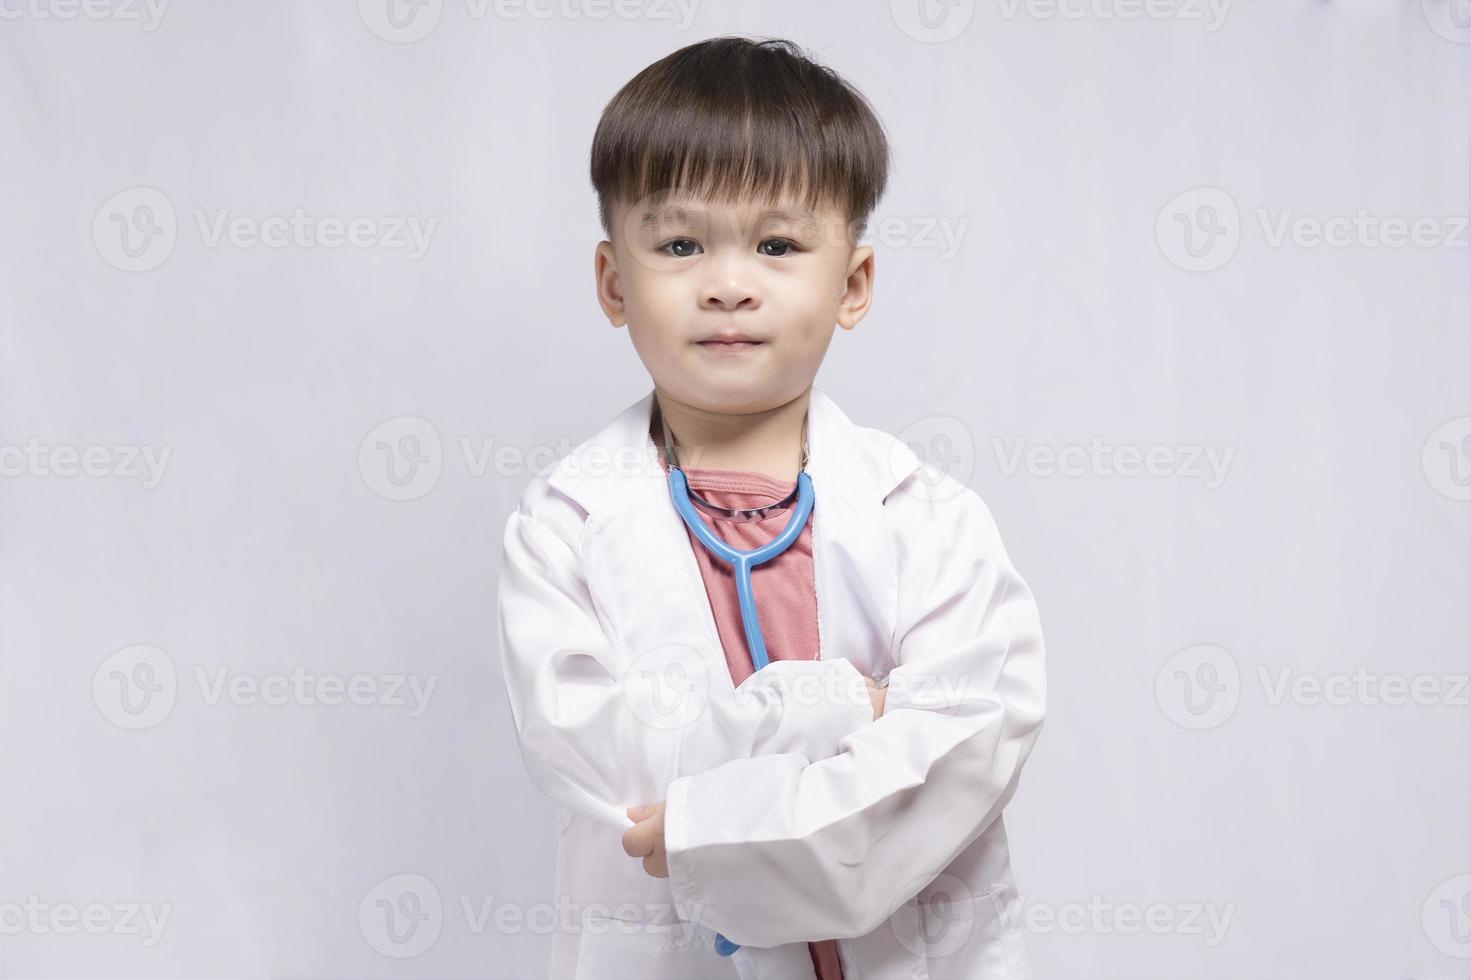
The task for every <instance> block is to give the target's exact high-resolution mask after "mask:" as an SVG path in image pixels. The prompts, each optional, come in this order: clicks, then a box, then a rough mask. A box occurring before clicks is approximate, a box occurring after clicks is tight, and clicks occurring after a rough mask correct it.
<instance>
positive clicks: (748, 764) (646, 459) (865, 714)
mask: <svg viewBox="0 0 1471 980" xmlns="http://www.w3.org/2000/svg"><path fill="white" fill-rule="evenodd" d="M888 159H889V153H888V145H887V142H886V140H885V138H884V134H883V130H882V127H881V126H880V124H879V122H878V120H877V119H876V118H875V117H874V115H873V113H872V111H871V109H870V108H869V106H868V104H867V103H866V101H865V100H864V99H863V97H862V96H861V95H860V94H858V93H857V92H856V91H855V90H854V89H853V88H851V87H850V86H849V85H848V84H847V83H846V82H844V81H843V80H842V79H840V78H839V77H838V76H836V75H835V74H834V73H832V72H831V71H829V70H827V69H825V68H822V67H820V66H818V65H816V64H814V63H812V62H811V61H809V60H807V59H806V58H805V57H803V56H802V54H801V53H800V51H799V50H798V49H796V48H795V47H794V46H792V45H791V44H789V43H787V42H782V41H766V42H760V43H758V42H755V41H750V40H746V39H743V38H717V39H714V40H709V41H704V42H701V43H698V44H693V45H690V46H688V47H686V48H683V49H681V50H679V51H676V52H674V53H673V54H671V55H669V56H668V57H666V58H664V59H663V60H661V61H658V62H656V63H655V64H653V65H650V66H649V67H648V68H646V69H644V70H643V71H642V72H640V73H639V74H638V75H637V76H635V77H634V78H633V79H632V80H631V81H630V82H629V83H628V84H627V85H625V86H624V87H623V89H622V90H620V91H619V92H618V94H617V95H616V96H615V97H614V98H613V99H612V101H611V102H610V103H609V104H608V106H607V107H606V109H605V110H604V113H603V117H602V120H601V121H600V123H599V125H598V129H597V133H596V136H595V137H594V141H593V148H592V180H593V184H594V186H595V188H596V190H597V193H598V199H599V207H600V213H601V214H600V216H601V218H602V222H603V227H604V231H605V233H606V234H607V236H608V237H607V240H606V241H602V242H600V243H599V244H598V246H597V252H596V273H597V290H598V301H599V303H600V305H601V306H602V308H603V311H604V312H605V313H606V315H607V316H608V319H609V320H610V322H611V323H612V324H613V325H614V326H615V327H622V326H625V325H626V326H627V327H628V331H629V335H630V338H631V339H632V341H633V344H634V347H635V349H636V350H637V352H638V355H639V357H640V359H641V360H642V361H643V364H644V366H645V367H646V368H647V369H648V371H649V374H650V376H651V377H652V379H653V391H651V392H649V393H648V394H646V395H645V396H644V397H642V398H640V399H639V400H638V401H637V402H635V403H633V404H631V405H629V406H628V407H627V408H626V409H624V410H623V411H622V412H620V413H619V414H618V416H617V417H616V418H614V419H613V421H612V422H611V423H610V424H609V425H608V426H607V427H605V428H604V429H602V431H600V432H598V433H597V434H596V435H594V436H593V437H592V438H591V439H589V440H587V441H586V442H584V443H582V444H581V445H579V446H578V447H577V448H576V449H575V450H573V451H572V452H571V453H570V454H569V455H568V456H567V457H566V458H564V459H562V460H560V461H559V462H557V463H556V464H554V465H552V466H549V467H547V468H546V469H544V470H543V471H541V472H540V473H538V474H537V475H536V477H535V478H534V479H533V480H532V482H531V484H530V486H529V487H528V488H527V489H526V491H525V493H524V495H523V496H522V498H521V500H520V503H519V505H518V508H517V510H516V512H515V513H513V514H512V515H511V516H510V519H509V521H508V522H507V525H506V531H505V538H504V555H503V567H502V572H501V580H500V590H499V629H500V641H501V657H502V665H503V668H504V671H505V677H506V686H507V691H508V694H509V697H510V702H511V710H512V715H513V718H514V720H515V726H516V732H517V735H518V738H519V740H520V745H521V750H522V754H523V757H524V759H525V761H526V765H527V768H528V770H529V771H530V773H531V776H532V779H533V780H534V782H535V783H536V785H537V786H538V787H539V788H540V789H541V790H542V791H543V792H544V793H546V795H547V796H549V797H550V798H551V799H552V800H554V801H555V802H556V803H557V804H558V807H557V814H558V821H557V834H558V857H557V870H556V891H557V897H558V907H559V909H561V908H563V907H564V905H565V907H566V910H567V913H568V914H567V915H565V916H564V917H562V918H563V921H561V922H559V923H558V928H557V931H556V934H555V936H554V939H553V946H552V958H551V965H550V970H549V974H550V975H551V976H552V977H555V978H563V977H567V978H581V977H607V978H613V977H617V978H639V980H658V978H690V980H693V978H707V977H708V978H715V977H729V978H734V977H745V978H753V977H766V978H773V980H806V978H817V980H828V978H838V977H846V978H847V980H860V978H861V980H884V978H900V977H903V978H918V980H923V978H926V977H928V978H933V980H939V978H943V977H965V978H968V980H984V978H1002V977H1005V978H1008V980H1016V978H1018V977H1024V976H1025V975H1026V966H1025V954H1024V951H1023V949H1022V942H1021V940H1022V935H1021V927H1020V923H1019V921H1018V913H1019V905H1020V899H1019V897H1018V895H1017V892H1016V887H1015V884H1014V881H1013V878H1012V873H1011V866H1010V860H1009V857H1008V851H1007V840H1006V831H1005V827H1004V825H1003V822H1002V819H1001V811H1002V808H1003V807H1004V806H1005V805H1006V803H1007V801H1008V800H1010V798H1011V796H1012V794H1013V792H1014V791H1015V789H1016V786H1017V781H1018V779H1019V776H1020V773H1021V769H1022V765H1023V763H1024V762H1025V761H1026V758H1027V756H1028V754H1029V753H1030V751H1031V748H1032V745H1033V743H1034V741H1035V739H1036V737H1037V734H1038V731H1039V730H1040V728H1041V724H1042V719H1043V714H1044V709H1045V692H1046V684H1045V678H1044V673H1043V648H1042V637H1041V631H1040V627H1039V625H1038V619H1037V611H1036V607H1035V605H1034V603H1033V601H1032V596H1031V593H1030V591H1029V590H1028V588H1027V586H1026V584H1025V583H1024V582H1023V581H1022V579H1021V578H1020V577H1019V576H1018V574H1017V573H1016V571H1015V569H1014V568H1013V567H1012V565H1011V562H1010V560H1009V559H1008V557H1007V554H1006V551H1005V549H1004V548H1003V547H1002V543H1001V539H1000V537H999V536H998V534H997V530H996V526H995V523H994V522H993V521H992V518H991V514H990V512H989V511H988V509H987V508H986V505H985V504H984V503H983V502H982V501H981V499H980V498H979V497H978V496H977V495H976V494H975V493H974V492H973V491H971V490H970V489H969V488H967V487H965V486H962V485H961V484H959V483H958V482H956V481H955V480H954V479H952V478H950V477H948V476H946V475H944V474H942V473H940V472H939V471H938V470H936V469H935V468H933V467H931V466H929V465H927V464H925V463H923V462H922V461H920V460H919V459H918V458H917V457H916V456H915V454H914V453H913V452H912V451H911V450H910V449H909V447H907V446H905V445H904V444H903V443H901V442H899V441H898V440H896V439H895V438H894V437H893V436H890V435H888V434H886V433H884V432H881V431H879V430H876V429H871V428H865V427H862V426H858V425H855V424H854V423H853V422H851V421H850V420H849V419H848V417H847V416H846V415H845V414H844V413H843V412H842V411H841V410H840V409H839V408H838V406H837V405H836V403H834V402H833V400H832V399H831V398H829V397H828V396H827V395H826V394H825V393H823V392H822V391H821V390H820V389H818V388H816V387H815V386H814V385H813V379H814V377H815V376H816V374H817V370H818V367H819V366H820V365H821V363H822V358H823V355H824V354H825V352H826V350H827V346H828V343H829V342H830V341H831V339H832V337H833V327H834V324H837V325H840V326H842V327H843V328H844V330H847V331H852V330H853V328H854V327H855V326H856V325H857V324H858V322H859V320H861V319H862V318H863V316H864V314H865V313H866V312H867V311H868V307H869V304H870V301H871V299H872V289H873V275H874V257H873V249H872V248H871V247H869V246H866V245H865V246H861V247H860V246H858V245H857V243H856V239H857V237H858V235H859V233H860V232H861V230H862V229H863V227H864V226H865V224H866V222H867V220H868V218H869V216H870V214H871V213H872V210H873V208H874V206H875V205H876V203H877V202H878V200H879V198H880V196H881V195H882V193H883V189H884V184H885V181H886V177H887V172H888ZM915 329H916V331H920V330H922V329H923V328H922V325H918V324H916V325H915ZM763 547H764V548H765V550H766V552H768V554H764V555H763V556H762V557H761V559H760V563H759V564H755V565H754V567H750V568H749V579H748V583H749V588H748V589H747V588H746V587H745V586H744V585H743V583H742V581H741V579H742V575H741V574H740V573H739V572H738V571H737V566H738V565H740V564H741V563H742V562H743V561H747V560H751V559H750V556H749V555H747V556H745V557H741V553H746V552H750V551H752V550H753V549H760V548H763ZM773 551H774V552H775V553H774V554H770V552H773ZM748 607H749V609H748ZM748 612H749V615H748ZM752 620H754V624H753V622H752ZM768 659H769V661H770V662H769V664H766V665H765V666H761V665H762V664H765V663H766V661H767V660H768ZM758 667H759V668H760V669H757V668H758ZM876 679H878V680H881V681H882V682H883V683H882V684H881V685H880V684H877V683H876ZM731 944H738V946H739V948H737V949H735V951H734V953H733V954H732V953H731V952H730V950H731Z"/></svg>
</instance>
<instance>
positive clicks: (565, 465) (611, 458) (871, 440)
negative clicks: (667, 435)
mask: <svg viewBox="0 0 1471 980" xmlns="http://www.w3.org/2000/svg"><path fill="white" fill-rule="evenodd" d="M653 405H654V392H653V390H652V389H651V390H650V391H649V392H648V394H646V395H644V396H643V397H642V398H640V399H639V400H638V401H636V402H634V403H633V404H631V405H629V406H628V407H627V408H625V409H623V410H622V411H621V412H619V413H618V415H617V416H616V417H615V418H614V419H613V421H612V422H610V423H609V424H608V425H607V426H605V427H604V428H603V429H602V430H601V431H599V432H598V433H597V434H596V435H594V436H592V438H590V439H588V440H587V441H585V442H583V443H582V444H581V445H579V446H578V447H577V448H575V449H574V450H572V452H570V453H569V454H568V455H567V456H565V457H563V458H562V459H561V460H560V461H559V462H558V463H557V464H556V466H555V468H554V469H553V471H552V473H551V474H550V476H549V477H548V482H549V483H550V484H551V485H552V486H553V487H554V488H555V489H557V490H558V491H559V492H561V493H564V494H566V495H567V496H569V497H571V498H572V499H574V500H576V501H577V502H578V503H579V504H580V505H581V506H582V508H583V509H584V510H586V511H587V512H588V513H589V514H590V515H595V514H597V513H599V512H600V511H602V510H603V509H604V508H607V507H613V506H617V504H618V503H619V502H620V501H621V500H622V499H623V496H624V495H625V494H627V493H630V492H632V491H633V490H635V489H636V488H638V487H639V486H641V485H643V483H644V481H647V480H651V479H656V480H659V481H661V482H662V481H663V480H664V479H665V475H664V472H663V469H662V468H661V467H660V465H659V450H658V447H657V446H655V445H654V440H653V439H652V438H651V437H650V436H649V420H650V418H651V417H652V415H651V413H652V411H653ZM807 413H808V414H807V449H808V459H807V470H808V473H809V474H810V475H811V476H812V479H813V482H814V483H816V484H819V485H826V486H834V487H844V488H847V489H848V491H849V492H852V493H855V494H861V495H863V496H864V497H865V498H866V499H865V503H872V504H879V503H882V501H883V499H884V498H885V497H887V496H888V495H889V493H890V492H892V491H893V489H894V488H895V487H897V486H898V485H899V484H900V483H902V482H903V481H904V480H905V478H907V477H908V476H909V475H910V474H911V473H913V472H914V471H915V470H916V469H917V468H918V467H919V465H920V461H919V458H918V457H917V456H916V455H915V453H914V451H913V450H911V449H910V448H909V447H908V446H907V445H905V444H904V443H903V442H901V441H900V440H898V439H896V438H895V437H894V436H892V435H890V434H889V433H887V432H883V431H880V430H877V429H869V428H866V427H862V426H858V425H855V424H854V423H853V422H852V421H851V420H850V419H849V418H848V416H847V415H846V414H844V413H843V410H842V409H840V408H839V407H838V405H837V403H836V402H835V401H833V400H832V398H830V397H828V395H827V394H826V393H825V392H823V391H822V390H821V389H819V388H818V387H817V386H816V385H813V386H812V391H811V395H810V398H809V400H808V406H807Z"/></svg>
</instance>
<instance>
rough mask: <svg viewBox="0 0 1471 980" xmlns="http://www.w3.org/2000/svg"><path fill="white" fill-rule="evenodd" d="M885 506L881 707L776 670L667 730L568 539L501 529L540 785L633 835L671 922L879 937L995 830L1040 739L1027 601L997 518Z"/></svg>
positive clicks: (902, 504)
mask: <svg viewBox="0 0 1471 980" xmlns="http://www.w3.org/2000/svg"><path fill="white" fill-rule="evenodd" d="M885 506H886V508H892V509H893V513H894V519H895V520H902V521H903V527H905V528H906V535H904V536H902V537H903V538H904V540H900V541H899V542H898V544H897V547H898V551H899V554H898V559H899V563H900V568H901V574H900V576H899V581H900V594H899V600H898V605H897V617H896V623H895V660H896V662H897V663H898V666H896V667H895V668H894V669H893V670H892V671H890V673H889V675H888V678H887V682H888V690H887V693H886V695H885V700H884V704H883V710H882V712H881V714H879V713H876V712H875V711H874V704H873V703H872V701H871V699H869V698H865V697H864V695H863V693H862V691H863V687H865V686H868V685H858V692H857V694H856V696H855V697H854V698H853V699H843V698H835V699H829V700H825V701H823V702H821V703H816V704H814V703H803V701H804V699H802V698H793V697H792V696H791V688H790V687H789V686H788V685H787V683H786V682H787V681H790V680H792V679H794V678H796V677H798V676H801V675H803V674H809V673H810V674H816V675H819V678H820V679H825V680H827V681H830V680H832V679H834V678H835V677H836V678H840V679H844V680H851V681H852V682H854V684H855V685H857V682H858V680H859V679H860V678H861V677H862V675H861V674H859V673H858V671H857V669H856V668H855V667H854V666H853V665H852V664H851V663H849V662H848V661H846V660H842V659H837V660H824V661H777V662H774V663H772V664H770V665H768V667H767V668H765V669H764V670H762V671H758V672H757V673H756V674H754V675H752V676H751V677H750V678H748V679H747V681H746V682H745V683H744V684H743V685H742V690H743V691H744V690H745V689H747V686H748V685H749V686H750V688H749V691H747V693H749V694H751V695H753V696H751V697H741V698H732V697H727V696H712V697H711V698H710V700H709V702H708V704H706V705H705V708H706V710H702V711H700V712H698V714H697V715H696V717H694V718H693V719H691V720H690V721H689V722H688V724H685V725H682V726H680V727H678V728H677V729H673V730H656V729H654V728H651V727H650V726H649V725H648V724H646V723H645V722H644V721H643V720H641V719H639V718H638V717H637V716H636V714H635V713H634V712H631V711H630V710H629V709H630V705H637V704H643V703H648V702H650V701H651V700H653V699H655V698H656V697H657V696H658V691H657V686H658V684H659V679H658V678H657V677H648V676H645V677H636V676H631V674H632V672H629V675H623V674H622V673H621V672H620V667H619V662H618V659H617V658H616V657H615V656H614V653H613V651H612V650H611V649H610V648H609V644H608V641H607V639H606V637H605V636H604V635H603V632H602V630H601V628H600V625H599V623H598V621H597V619H596V616H595V614H594V610H593V606H592V602H591V597H590V595H589V594H588V592H587V586H586V583H585V581H583V578H582V574H581V569H580V563H579V561H578V556H577V555H576V552H575V550H574V548H573V547H572V545H571V544H569V543H568V541H567V540H566V539H565V538H564V537H563V536H560V535H558V534H556V533H555V532H554V531H553V530H552V529H551V528H550V527H549V526H547V525H545V524H543V523H541V522H539V521H538V520H536V519H535V518H533V517H532V516H531V515H529V514H527V513H524V512H518V513H515V514H513V515H512V516H511V519H510V521H509V522H508V524H507V528H506V535H505V563H504V565H503V571H502V581H501V595H500V630H501V649H502V656H503V658H504V666H505V671H506V677H507V687H508V692H509V694H510V698H511V707H512V714H513V718H514V720H515V723H516V728H517V732H518V735H519V736H520V741H521V746H522V751H523V756H524V758H525V760H526V763H527V768H528V770H529V771H530V773H531V775H532V778H533V780H534V781H535V782H536V783H537V785H538V787H539V788H540V789H541V790H542V791H543V792H544V793H546V795H548V796H549V797H551V798H552V799H553V800H556V801H557V802H559V803H561V804H563V805H565V806H567V807H570V808H572V809H573V810H575V811H578V812H580V813H583V814H585V815H588V816H591V817H593V818H595V819H598V820H602V821H604V822H606V823H609V824H611V825H613V826H616V827H619V828H620V829H622V830H624V831H625V836H624V840H623V846H624V850H625V852H626V853H627V854H629V855H631V856H633V857H635V858H640V859H642V860H643V861H644V868H645V870H646V871H647V872H649V873H650V874H654V875H660V874H661V873H662V874H663V875H667V876H668V878H669V881H670V889H671V892H672V894H673V896H674V900H675V906H676V911H677V913H678V914H679V916H680V917H681V918H683V919H686V920H698V921H701V922H702V923H704V924H706V925H708V926H709V927H711V928H713V929H715V930H717V931H719V932H721V933H722V934H724V935H725V936H727V937H728V938H729V939H731V940H732V941H733V942H736V943H738V944H740V945H750V946H776V945H780V944H783V943H790V942H798V941H808V940H814V939H823V938H844V937H851V936H858V935H862V934H864V933H867V932H870V931H872V930H873V929H875V928H877V927H878V926H879V925H880V924H882V922H883V921H884V920H885V919H886V918H887V917H888V916H890V915H892V914H893V912H894V911H895V909H897V908H898V907H899V906H900V905H902V904H903V903H904V902H905V901H907V900H908V899H909V898H910V897H912V894H909V893H906V892H905V889H906V888H908V887H910V885H912V884H913V883H914V881H915V879H916V878H917V877H921V876H923V875H926V874H928V875H930V876H933V875H935V874H939V873H940V872H941V871H943V870H944V869H945V868H946V867H947V866H949V865H950V864H951V863H952V862H953V861H954V859H955V858H956V857H957V856H958V855H959V854H960V852H961V851H963V850H964V849H965V848H966V847H967V846H968V845H969V844H970V843H971V842H972V841H973V840H975V839H976V837H978V836H979V835H980V834H981V833H983V832H984V831H985V830H986V828H987V827H989V826H990V825H991V823H992V822H994V820H995V819H996V818H997V817H998V816H999V815H1000V813H1001V811H1002V808H1003V807H1004V806H1005V804H1006V803H1007V802H1008V800H1009V799H1010V798H1011V795H1012V794H1013V792H1014V791H1015V789H1016V786H1017V783H1018V780H1019V778H1020V772H1021V769H1022V766H1023V764H1024V762H1025V761H1026V758H1027V756H1028V754H1029V753H1030V751H1031V747H1032V744H1033V742H1034V741H1035V739H1036V737H1037V734H1038V732H1039V730H1040V728H1041V724H1042V719H1043V715H1044V712H1045V695H1046V686H1045V678H1044V672H1043V647H1042V636H1041V629H1040V625H1039V622H1038V618H1037V612H1036V606H1035V604H1034V602H1033V600H1032V595H1031V592H1030V590H1029V589H1028V588H1027V586H1026V584H1025V582H1023V580H1022V579H1021V577H1020V576H1019V575H1018V574H1017V572H1016V570H1015V569H1014V568H1013V567H1012V565H1011V562H1010V560H1009V558H1008V556H1007V554H1006V551H1005V549H1004V547H1003V546H1002V543H1001V539H1000V536H999V534H998V532H997V530H996V527H995V524H994V522H993V521H992V518H991V515H990V512H989V510H988V509H987V508H986V507H985V505H984V503H982V502H981V500H980V498H979V497H977V496H975V495H974V494H972V493H969V491H966V492H965V493H963V494H960V495H952V496H950V497H949V498H947V499H939V500H937V499H932V498H931V497H928V496H927V495H926V494H925V493H924V492H923V491H922V490H920V489H917V488H912V487H911V488H910V489H909V490H907V491H906V490H904V489H902V488H901V490H898V491H896V492H895V494H894V495H892V496H891V498H890V500H889V501H886V504H885ZM900 511H903V513H902V514H901V513H900ZM870 683H871V682H870ZM806 700H808V701H809V702H810V699H806ZM840 743H841V744H840ZM609 759H619V760H622V762H623V764H622V765H618V766H613V765H609V764H608V760H609ZM650 800H662V802H659V803H654V804H652V805H651V806H650V805H647V804H646V801H650ZM914 887H920V886H918V885H916V886H914ZM818 891H820V896H821V897H820V900H817V901H805V902H800V903H798V902H772V901H769V897H770V896H772V895H783V894H788V895H808V896H812V895H814V894H817V892H818Z"/></svg>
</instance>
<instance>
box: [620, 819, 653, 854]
mask: <svg viewBox="0 0 1471 980" xmlns="http://www.w3.org/2000/svg"><path fill="white" fill-rule="evenodd" d="M654 843H655V840H654V834H653V833H652V832H651V831H650V829H649V828H648V827H646V826H644V825H643V824H634V825H633V826H632V827H629V828H628V829H627V830H625V831H624V832H623V853H624V854H627V855H628V856H629V857H634V858H639V857H641V858H646V857H648V856H649V855H650V854H653V853H654Z"/></svg>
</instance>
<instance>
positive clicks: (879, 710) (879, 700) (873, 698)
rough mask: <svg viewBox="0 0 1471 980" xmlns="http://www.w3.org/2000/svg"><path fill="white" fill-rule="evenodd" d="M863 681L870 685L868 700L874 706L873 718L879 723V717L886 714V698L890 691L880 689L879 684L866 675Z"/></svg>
mask: <svg viewBox="0 0 1471 980" xmlns="http://www.w3.org/2000/svg"><path fill="white" fill-rule="evenodd" d="M863 680H864V682H865V683H866V684H868V700H869V701H870V702H871V703H872V704H873V717H874V720H875V721H877V720H878V717H879V715H881V714H883V713H884V696H885V695H887V694H888V693H889V689H888V688H887V687H879V686H878V683H877V682H876V681H875V680H874V679H873V678H872V677H869V676H868V675H866V674H865V675H864V677H863Z"/></svg>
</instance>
